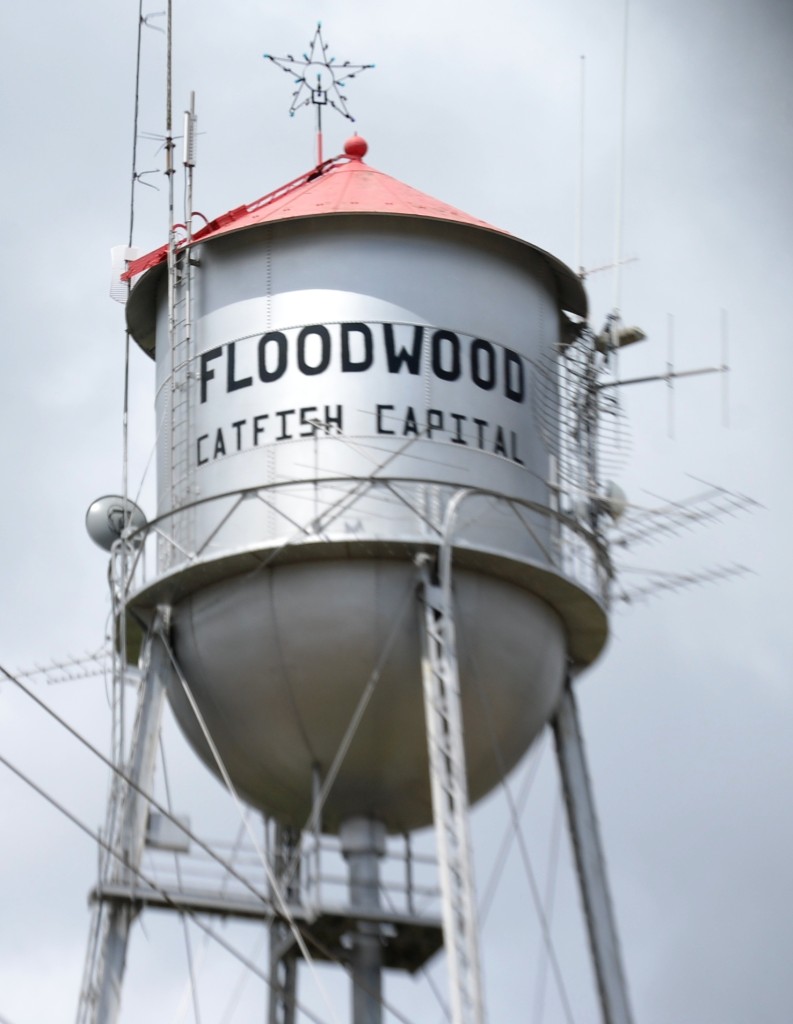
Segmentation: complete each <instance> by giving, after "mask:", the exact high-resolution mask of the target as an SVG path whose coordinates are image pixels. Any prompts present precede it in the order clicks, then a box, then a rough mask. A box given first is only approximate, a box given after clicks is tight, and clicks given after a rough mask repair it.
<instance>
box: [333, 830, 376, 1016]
mask: <svg viewBox="0 0 793 1024" xmlns="http://www.w3.org/2000/svg"><path fill="white" fill-rule="evenodd" d="M339 838H340V839H341V849H342V853H343V854H344V859H345V860H346V861H347V868H348V871H349V885H350V903H351V904H352V906H353V907H359V908H361V909H377V908H378V907H379V905H380V858H381V857H382V856H383V854H384V853H385V828H384V826H383V825H382V824H381V823H380V822H379V821H372V820H371V819H370V818H350V819H348V820H347V821H345V822H344V823H343V824H342V826H341V828H340V830H339ZM350 959H351V964H352V1024H381V1022H382V1019H383V1002H382V973H383V953H382V945H381V942H380V928H379V925H377V924H374V923H368V922H366V921H359V922H358V924H357V927H356V930H355V933H354V934H353V936H352V953H351V958H350Z"/></svg>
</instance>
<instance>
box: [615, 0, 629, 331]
mask: <svg viewBox="0 0 793 1024" xmlns="http://www.w3.org/2000/svg"><path fill="white" fill-rule="evenodd" d="M629 10H630V0H625V15H624V20H623V25H622V86H621V99H620V150H619V161H618V167H617V204H616V205H617V215H616V223H615V228H614V312H615V313H619V310H620V303H621V301H622V222H623V215H624V208H625V136H626V122H627V116H626V113H627V94H628V13H629Z"/></svg>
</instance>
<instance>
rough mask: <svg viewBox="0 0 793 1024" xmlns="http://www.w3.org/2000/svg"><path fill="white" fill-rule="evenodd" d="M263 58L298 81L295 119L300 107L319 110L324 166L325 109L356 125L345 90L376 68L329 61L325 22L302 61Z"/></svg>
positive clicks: (292, 109) (319, 144)
mask: <svg viewBox="0 0 793 1024" xmlns="http://www.w3.org/2000/svg"><path fill="white" fill-rule="evenodd" d="M263 56H264V59H265V60H269V61H270V62H271V63H273V64H275V65H276V67H279V68H280V69H281V70H282V71H285V72H286V73H287V74H290V75H292V76H293V77H294V82H295V85H296V86H297V89H295V91H294V92H293V93H292V105H291V107H290V108H289V116H290V117H294V116H295V112H296V111H297V110H298V109H299V108H300V107H305V106H308V105H309V104H311V105H313V106H315V107H316V108H317V156H318V159H317V163H318V164H321V163H322V108H323V107H324V106H330V107H333V109H334V110H335V111H337V113H339V114H341V115H342V117H346V118H347V120H348V121H355V118H354V117H353V116H352V114H351V113H350V112H349V110H348V109H347V97H346V95H345V94H344V93H343V92H342V91H341V86H343V85H344V84H345V83H346V82H348V81H349V80H350V79H352V78H355V76H356V75H358V74H360V73H361V71H366V70H367V69H368V68H373V67H374V64H351V63H350V62H349V61H348V60H345V61H344V63H342V64H338V63H337V62H336V58H335V57H328V44H327V43H326V42H325V41H324V40H323V38H322V23H321V22H317V27H316V30H315V32H314V36H313V38H312V40H311V44H310V46H309V49H308V53H304V54H302V56H301V57H293V56H292V54H291V53H290V54H287V55H286V57H274V56H273V55H272V54H270V53H265V54H263ZM314 72H316V81H313V75H314Z"/></svg>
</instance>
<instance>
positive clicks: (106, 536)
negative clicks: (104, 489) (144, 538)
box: [85, 494, 147, 551]
mask: <svg viewBox="0 0 793 1024" xmlns="http://www.w3.org/2000/svg"><path fill="white" fill-rule="evenodd" d="M146 522H147V520H146V516H145V515H144V514H143V511H142V510H141V509H140V508H139V507H138V506H137V505H136V504H135V502H134V501H132V500H131V499H130V498H123V497H121V495H118V494H106V495H105V496H104V497H103V498H97V499H96V501H94V502H93V503H92V504H91V505H89V506H88V511H87V512H86V513H85V528H86V530H88V536H89V537H90V538H91V540H92V541H93V542H94V543H95V544H98V545H99V547H100V548H104V550H105V551H110V549H111V548H112V547H113V544H114V543H115V542H116V541H117V540H119V539H120V538H121V537H122V536H123V534H124V532H125V531H127V532H134V531H136V530H140V529H142V528H143V527H144V526H145V525H146ZM136 543H140V538H136Z"/></svg>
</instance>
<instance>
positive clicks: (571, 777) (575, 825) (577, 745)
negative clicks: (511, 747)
mask: <svg viewBox="0 0 793 1024" xmlns="http://www.w3.org/2000/svg"><path fill="white" fill-rule="evenodd" d="M553 731H554V737H555V739H556V754H557V757H558V759H559V771H560V775H561V779H562V788H563V790H564V798H565V804H566V805H567V816H568V821H569V824H570V833H571V835H572V839H573V849H574V850H575V859H576V866H577V868H578V878H579V882H580V885H581V897H582V900H583V903H584V914H585V916H586V923H587V930H588V932H589V943H590V946H591V949H592V959H593V961H594V965H595V975H596V977H597V983H598V990H599V993H600V1003H601V1008H602V1012H603V1021H604V1024H632V1021H633V1016H632V1014H631V1009H630V1005H629V1003H628V989H627V986H626V984H625V975H624V972H623V969H622V958H621V955H620V947H619V940H618V938H617V928H616V924H615V922H614V913H613V910H612V906H611V898H610V896H609V889H608V881H607V878H606V862H605V858H604V856H603V847H602V845H601V842H600V830H599V828H598V822H597V817H596V815H595V804H594V800H593V797H592V787H591V785H590V782H589V774H588V772H587V766H586V759H585V756H584V741H583V737H582V735H581V726H580V723H579V719H578V709H577V706H576V701H575V696H574V694H573V689H572V685H571V683H570V681H569V680H568V682H567V683H566V685H565V689H564V694H563V695H562V699H561V701H560V703H559V707H558V709H557V712H556V717H555V718H554V720H553Z"/></svg>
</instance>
